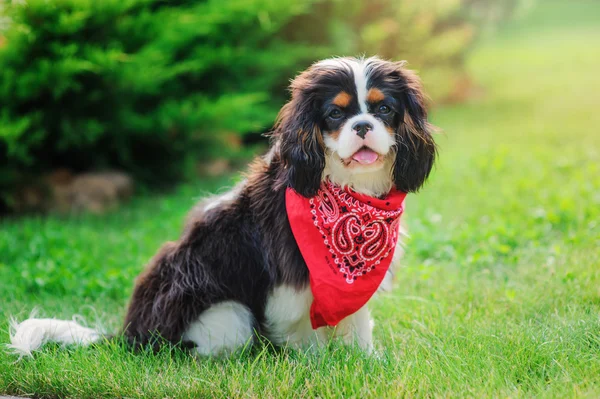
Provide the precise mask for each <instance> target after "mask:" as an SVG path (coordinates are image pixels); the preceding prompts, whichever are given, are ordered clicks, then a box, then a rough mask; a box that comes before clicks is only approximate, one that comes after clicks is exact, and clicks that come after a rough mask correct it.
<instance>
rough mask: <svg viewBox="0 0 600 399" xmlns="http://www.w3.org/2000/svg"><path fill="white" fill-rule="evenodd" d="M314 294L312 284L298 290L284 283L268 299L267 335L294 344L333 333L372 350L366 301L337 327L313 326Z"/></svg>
mask: <svg viewBox="0 0 600 399" xmlns="http://www.w3.org/2000/svg"><path fill="white" fill-rule="evenodd" d="M312 300H313V296H312V293H311V292H310V288H309V287H306V288H304V289H301V290H297V289H295V288H293V287H290V286H286V285H281V286H279V287H276V288H275V289H274V290H273V292H272V293H271V294H270V296H269V298H268V300H267V306H266V309H265V318H266V323H265V335H266V336H267V338H269V339H270V340H271V341H272V342H273V343H274V344H276V345H282V346H285V345H289V346H292V347H302V348H306V347H310V346H320V345H323V344H325V343H327V342H328V341H329V340H330V339H332V338H334V337H339V338H341V339H342V340H343V341H344V342H345V343H347V344H353V343H355V344H357V345H359V346H360V347H362V348H364V349H366V350H368V351H370V350H372V348H373V342H372V341H373V339H372V329H373V323H372V321H371V319H370V316H369V310H368V308H367V306H366V305H365V306H364V307H363V308H361V309H360V310H359V311H358V312H356V313H354V314H353V315H350V316H348V317H346V318H345V319H344V320H342V321H341V322H340V323H339V324H338V325H337V326H336V327H335V328H332V327H321V328H318V329H317V330H313V329H312V326H311V323H310V305H311V304H312Z"/></svg>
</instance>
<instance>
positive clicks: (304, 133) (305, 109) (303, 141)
mask: <svg viewBox="0 0 600 399" xmlns="http://www.w3.org/2000/svg"><path fill="white" fill-rule="evenodd" d="M310 72H311V71H310V70H309V71H307V72H304V73H303V74H301V75H300V76H299V77H297V78H296V79H295V80H294V81H293V82H292V85H291V89H292V99H291V100H290V102H288V103H287V104H286V105H284V106H283V108H282V109H281V112H280V113H279V116H278V117H277V122H276V124H275V132H274V133H275V137H276V139H277V140H278V142H279V146H280V147H279V148H280V155H281V161H282V164H283V170H282V175H281V176H280V177H279V179H280V180H281V183H282V184H285V185H286V186H287V187H291V188H293V189H294V190H296V192H298V194H300V195H303V196H304V197H312V196H314V195H316V194H317V190H318V189H319V187H320V185H321V176H322V174H323V169H324V168H325V144H324V142H323V135H322V133H321V129H320V128H319V126H318V110H317V107H316V104H315V98H316V95H317V93H316V91H314V90H312V89H311V80H310Z"/></svg>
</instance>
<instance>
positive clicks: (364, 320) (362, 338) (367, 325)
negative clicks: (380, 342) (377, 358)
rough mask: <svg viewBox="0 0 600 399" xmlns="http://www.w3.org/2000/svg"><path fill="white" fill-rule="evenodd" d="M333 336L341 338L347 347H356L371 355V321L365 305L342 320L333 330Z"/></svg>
mask: <svg viewBox="0 0 600 399" xmlns="http://www.w3.org/2000/svg"><path fill="white" fill-rule="evenodd" d="M334 336H336V337H340V338H342V340H343V342H344V343H345V344H347V345H354V344H356V345H358V346H359V347H360V348H361V349H363V350H365V351H367V352H368V353H371V352H372V351H373V320H371V314H370V312H369V309H368V308H367V305H365V306H363V307H362V308H360V309H359V310H358V312H356V313H354V314H353V315H350V316H348V317H346V318H345V319H344V320H342V321H341V322H340V323H339V324H338V325H337V326H336V328H335V334H334Z"/></svg>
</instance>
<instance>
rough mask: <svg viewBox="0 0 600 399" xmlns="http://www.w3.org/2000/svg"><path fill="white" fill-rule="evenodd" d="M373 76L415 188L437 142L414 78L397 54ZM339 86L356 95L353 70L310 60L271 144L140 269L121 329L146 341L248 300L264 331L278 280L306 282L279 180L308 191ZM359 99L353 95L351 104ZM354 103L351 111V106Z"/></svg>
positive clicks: (405, 178)
mask: <svg viewBox="0 0 600 399" xmlns="http://www.w3.org/2000/svg"><path fill="white" fill-rule="evenodd" d="M369 68H371V70H370V73H371V80H370V84H371V85H372V86H374V87H377V88H380V89H381V90H383V91H385V92H386V93H389V94H390V95H391V96H393V100H394V106H395V107H396V108H401V109H397V110H396V111H397V112H396V113H395V116H394V118H395V119H394V122H393V123H392V121H388V124H395V125H396V126H394V128H395V129H396V133H395V134H396V138H397V146H398V148H397V154H396V162H395V166H394V179H395V184H396V186H397V187H398V189H400V190H403V191H407V192H408V191H415V190H417V189H418V188H419V187H420V186H421V185H422V184H423V182H424V180H425V179H426V178H427V176H428V174H429V172H430V170H431V166H432V164H433V161H434V157H435V144H434V142H433V139H432V138H431V133H430V127H429V125H428V124H427V121H426V118H427V113H426V110H425V104H424V100H423V95H422V93H421V88H420V84H419V82H418V79H417V78H416V77H415V76H414V75H413V74H412V73H410V72H408V71H406V70H404V69H403V68H402V67H401V66H400V65H399V64H394V63H390V62H385V61H381V62H373V63H372V64H370V65H369ZM340 91H346V92H347V93H349V94H352V95H353V96H354V97H356V89H355V87H354V78H353V76H352V73H351V70H348V69H345V68H340V69H334V70H332V69H322V68H319V67H312V68H310V69H309V70H308V71H306V72H304V73H303V74H301V75H300V76H299V77H298V78H296V79H295V80H294V82H293V83H292V99H291V101H290V102H289V103H288V104H286V105H285V106H284V107H283V109H282V111H281V113H280V115H279V118H278V121H277V123H276V126H275V129H274V134H273V143H272V149H271V151H270V153H269V155H268V156H267V157H265V158H259V159H257V160H256V161H255V162H254V163H253V164H252V166H251V168H250V171H249V172H248V174H247V177H246V180H245V181H244V182H243V183H241V185H240V187H238V188H237V189H236V190H237V196H236V197H235V198H234V199H232V200H230V201H226V202H224V203H221V204H220V205H218V206H217V207H216V208H214V209H211V210H209V211H207V212H205V211H203V210H202V207H199V208H198V209H197V210H195V211H193V212H192V214H191V217H190V218H189V220H188V222H187V225H186V227H185V229H184V232H183V235H182V237H181V238H180V239H179V240H178V241H177V242H170V243H167V244H165V245H164V246H163V248H162V249H161V250H160V251H159V252H158V254H157V255H156V256H155V257H154V258H153V259H152V261H151V262H150V264H149V265H148V267H147V269H146V270H145V271H144V272H143V273H142V274H141V275H140V277H138V279H137V282H136V287H135V290H134V293H133V296H132V298H131V302H130V304H129V309H128V313H127V316H126V319H125V325H124V331H125V334H126V336H128V337H129V338H130V339H131V340H132V341H136V342H138V343H147V342H150V341H151V340H152V338H153V337H154V336H155V334H156V333H158V334H159V335H160V336H162V337H163V338H166V339H167V340H169V341H172V342H178V341H179V340H181V338H182V336H183V334H184V332H185V331H186V329H187V328H188V326H189V324H190V323H192V322H193V321H195V320H196V319H197V318H198V316H199V315H200V313H202V312H203V311H204V310H206V309H207V308H208V307H209V306H211V305H212V304H215V303H218V302H221V301H225V300H235V301H238V302H240V303H242V304H244V305H245V306H247V307H248V308H249V309H250V310H251V312H252V314H253V315H254V317H255V319H256V326H255V327H256V328H257V330H258V332H259V333H260V332H261V331H262V329H263V326H264V322H265V314H264V312H265V304H266V301H267V297H268V294H269V293H270V292H271V291H272V290H273V288H274V287H276V286H278V285H281V284H287V285H291V286H294V287H297V288H304V287H306V285H307V284H308V269H307V267H306V265H305V263H304V260H303V259H302V256H301V254H300V251H299V249H298V247H297V245H296V242H295V240H294V237H293V235H292V232H291V229H290V226H289V222H288V218H287V214H286V211H285V190H286V189H287V187H292V188H294V189H295V190H296V191H297V192H298V193H300V194H302V195H304V196H306V197H310V196H313V195H314V194H315V193H316V191H317V189H318V188H319V186H320V184H321V179H322V173H323V169H324V167H325V145H324V142H323V129H324V127H325V126H324V123H325V122H324V117H323V112H324V109H325V108H326V107H328V106H329V103H328V102H329V101H331V99H332V98H333V97H334V96H335V95H336V94H338V93H339V92H340ZM352 107H357V104H354V105H352ZM350 112H357V110H356V109H355V110H354V111H352V110H350Z"/></svg>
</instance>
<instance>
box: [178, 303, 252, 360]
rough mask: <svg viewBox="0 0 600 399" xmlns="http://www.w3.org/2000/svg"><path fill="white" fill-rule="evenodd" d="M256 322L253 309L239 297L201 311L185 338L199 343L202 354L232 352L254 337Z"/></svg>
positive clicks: (198, 346)
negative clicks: (239, 300) (241, 301)
mask: <svg viewBox="0 0 600 399" xmlns="http://www.w3.org/2000/svg"><path fill="white" fill-rule="evenodd" d="M254 324H255V322H254V317H253V315H252V312H251V311H250V309H248V308H247V307H246V306H244V305H242V304H241V303H239V302H236V301H225V302H221V303H217V304H215V305H212V306H211V307H210V308H208V309H207V310H205V311H204V312H202V313H201V314H200V316H199V317H198V320H196V321H194V322H193V323H192V324H190V326H189V328H188V329H187V331H186V332H185V334H184V335H183V339H184V341H191V342H193V343H194V344H196V350H197V351H198V353H199V354H201V355H206V356H208V355H218V354H221V353H231V352H233V351H235V350H236V349H240V348H242V347H243V346H244V345H246V344H247V343H248V342H249V341H250V340H251V339H252V337H253V333H254Z"/></svg>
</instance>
